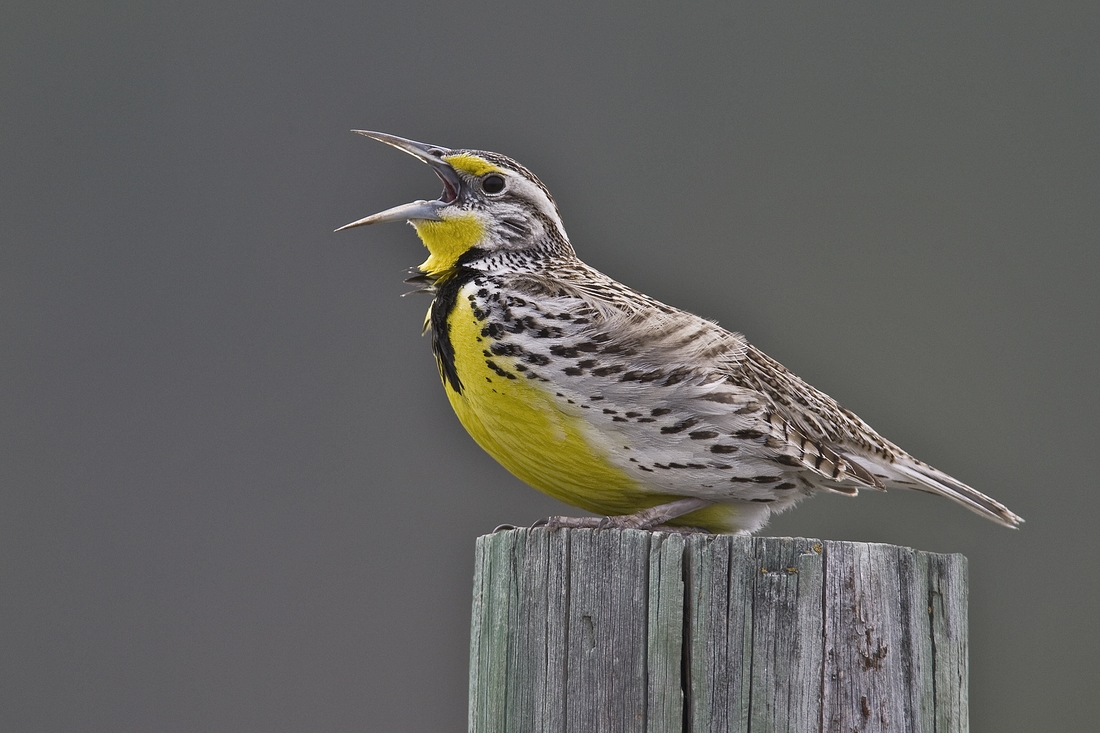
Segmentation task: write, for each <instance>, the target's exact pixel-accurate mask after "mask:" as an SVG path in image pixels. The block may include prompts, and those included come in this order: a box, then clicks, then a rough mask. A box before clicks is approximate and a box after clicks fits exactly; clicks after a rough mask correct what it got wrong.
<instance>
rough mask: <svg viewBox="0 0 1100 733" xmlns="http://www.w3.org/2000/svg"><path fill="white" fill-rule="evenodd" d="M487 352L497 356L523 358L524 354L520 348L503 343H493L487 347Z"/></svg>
mask: <svg viewBox="0 0 1100 733" xmlns="http://www.w3.org/2000/svg"><path fill="white" fill-rule="evenodd" d="M489 350H490V351H492V352H493V353H494V354H496V355H497V356H523V355H524V354H525V353H526V352H525V351H524V350H523V347H522V346H518V345H516V344H505V343H495V344H493V345H492V346H490V347H489ZM486 356H488V354H486Z"/></svg>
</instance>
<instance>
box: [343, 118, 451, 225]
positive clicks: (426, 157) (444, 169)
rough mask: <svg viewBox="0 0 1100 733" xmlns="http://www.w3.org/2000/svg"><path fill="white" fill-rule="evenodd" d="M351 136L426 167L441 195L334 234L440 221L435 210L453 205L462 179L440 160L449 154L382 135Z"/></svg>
mask: <svg viewBox="0 0 1100 733" xmlns="http://www.w3.org/2000/svg"><path fill="white" fill-rule="evenodd" d="M352 132H357V133H359V134H360V135H366V136H367V137H370V138H374V139H375V140H378V141H379V142H384V143H386V144H387V145H392V146H394V147H395V148H397V149H398V150H404V151H405V152H406V153H408V154H409V155H411V156H413V157H414V158H417V159H418V160H422V161H424V162H425V163H427V164H428V165H430V166H431V167H432V170H434V171H435V174H436V175H437V176H439V180H441V181H443V194H442V195H441V196H440V197H439V198H438V199H436V200H435V201H413V202H412V203H411V204H402V205H401V206H395V207H393V208H392V209H386V210H385V211H382V212H379V213H377V214H373V215H371V216H368V217H366V218H365V219H360V220H359V221H353V222H352V223H351V224H345V225H344V226H342V227H340V228H339V229H337V230H336V231H338V232H341V231H343V230H345V229H351V228H352V227H361V226H363V225H365V224H380V223H382V222H387V221H405V220H408V219H428V220H431V221H440V217H439V210H440V209H442V208H443V207H444V206H447V205H448V204H452V203H454V201H455V200H456V199H457V198H458V192H459V191H460V190H461V189H462V179H461V178H459V177H458V173H456V172H455V169H454V168H452V167H451V164H450V163H448V162H447V161H445V160H443V156H444V155H449V154H450V153H451V151H450V150H449V149H448V148H441V147H439V146H438V145H426V144H425V143H418V142H415V141H413V140H406V139H405V138H403V137H397V136H396V135H387V134H386V133H384V132H367V131H366V130H352Z"/></svg>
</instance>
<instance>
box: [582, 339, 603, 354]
mask: <svg viewBox="0 0 1100 733" xmlns="http://www.w3.org/2000/svg"><path fill="white" fill-rule="evenodd" d="M599 350H600V347H599V346H597V345H596V344H594V343H592V342H591V341H585V342H584V343H583V344H577V351H583V352H585V353H588V354H591V353H592V352H594V351H599Z"/></svg>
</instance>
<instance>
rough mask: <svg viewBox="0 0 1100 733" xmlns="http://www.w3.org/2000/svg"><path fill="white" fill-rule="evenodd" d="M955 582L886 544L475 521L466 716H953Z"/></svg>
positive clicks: (954, 564)
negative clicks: (478, 533)
mask: <svg viewBox="0 0 1100 733" xmlns="http://www.w3.org/2000/svg"><path fill="white" fill-rule="evenodd" d="M966 582H967V581H966V558H964V557H963V556H961V555H939V554H933V553H928V552H920V551H917V550H911V549H908V548H904V547H895V546H893V545H880V544H862V543H854V542H831V541H824V542H823V541H820V540H813V539H802V538H767V537H761V538H753V537H742V536H729V535H689V536H686V537H685V536H681V535H678V534H666V533H662V532H647V531H639V530H617V529H607V530H592V529H570V530H549V529H544V528H538V529H517V530H510V531H507V532H499V533H496V534H492V535H486V536H484V537H481V538H479V539H478V542H477V560H476V569H475V575H474V603H473V621H472V638H471V649H470V720H469V723H470V731H471V732H472V733H489V732H490V731H492V732H494V733H519V732H521V731H522V732H523V733H527V732H542V731H546V732H548V733H549V732H553V733H559V732H560V733H565V732H567V731H568V732H577V733H589V732H592V733H596V732H597V731H605V732H606V733H627V732H631V731H637V732H639V733H641V732H648V733H665V732H668V733H673V732H675V733H684V732H685V731H690V732H692V733H696V732H699V733H701V732H702V731H708V732H710V731H715V732H717V731H723V732H724V731H745V732H749V731H751V732H752V733H758V732H762V731H791V733H808V732H811V731H844V732H845V733H847V732H848V731H891V732H892V733H894V732H898V731H923V732H926V733H932V732H933V731H935V733H946V732H948V731H951V732H955V731H958V732H964V733H965V731H968V729H969V720H968V716H967V615H966V614H967V610H966V599H967V584H966Z"/></svg>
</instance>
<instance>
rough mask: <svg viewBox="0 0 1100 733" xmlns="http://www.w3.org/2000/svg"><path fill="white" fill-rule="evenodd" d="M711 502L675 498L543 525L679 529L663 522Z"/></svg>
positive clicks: (558, 520) (555, 519) (552, 518)
mask: <svg viewBox="0 0 1100 733" xmlns="http://www.w3.org/2000/svg"><path fill="white" fill-rule="evenodd" d="M712 503H713V502H710V501H707V500H706V499H696V498H694V497H692V498H688V499H677V500H676V501H670V502H669V503H667V504H659V505H657V506H653V507H650V508H648V509H642V510H641V511H640V512H634V513H633V514H621V515H619V516H614V517H550V518H549V519H547V520H546V521H545V525H546V526H547V527H549V528H550V529H577V528H594V529H609V528H613V527H614V528H618V529H654V528H657V527H659V528H660V529H662V530H666V529H667V530H673V531H680V529H681V528H671V527H665V526H664V524H665V522H667V521H669V520H670V519H675V518H676V517H681V516H683V515H685V514H688V513H690V512H693V511H695V510H697V509H702V508H703V507H705V506H710V505H711V504H712Z"/></svg>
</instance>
